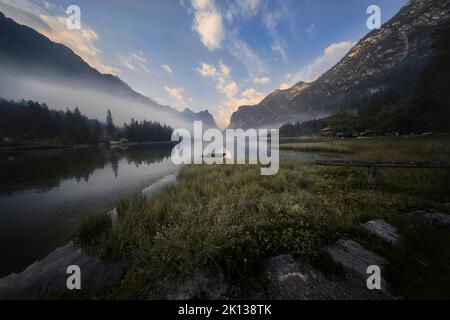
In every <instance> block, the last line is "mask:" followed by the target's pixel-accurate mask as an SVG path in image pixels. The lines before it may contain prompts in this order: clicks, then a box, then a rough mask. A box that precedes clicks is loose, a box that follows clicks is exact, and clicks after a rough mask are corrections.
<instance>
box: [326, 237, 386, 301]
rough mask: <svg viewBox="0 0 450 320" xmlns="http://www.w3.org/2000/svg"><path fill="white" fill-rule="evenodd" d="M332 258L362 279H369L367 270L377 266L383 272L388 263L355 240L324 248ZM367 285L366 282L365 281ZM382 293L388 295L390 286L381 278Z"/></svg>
mask: <svg viewBox="0 0 450 320" xmlns="http://www.w3.org/2000/svg"><path fill="white" fill-rule="evenodd" d="M323 251H325V252H327V253H328V254H329V255H330V256H331V258H332V259H333V260H334V261H335V262H336V263H338V264H340V265H342V266H343V267H344V268H346V269H347V270H348V271H350V272H353V273H355V274H356V275H358V276H359V277H361V278H362V279H367V277H368V276H369V274H368V273H367V268H368V267H369V266H372V265H376V266H378V267H380V269H381V270H383V266H385V265H386V264H387V261H386V260H385V259H384V258H382V257H380V256H379V255H377V254H376V253H374V252H372V251H370V250H367V249H366V248H364V247H363V246H361V245H360V244H358V243H357V242H355V241H353V240H344V239H340V240H338V241H336V242H335V243H333V244H331V245H329V246H327V247H325V248H323ZM364 285H365V281H364ZM381 291H383V292H385V293H388V292H389V290H388V285H387V283H386V281H385V280H384V279H383V277H382V276H381Z"/></svg>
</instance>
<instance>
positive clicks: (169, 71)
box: [161, 64, 173, 74]
mask: <svg viewBox="0 0 450 320" xmlns="http://www.w3.org/2000/svg"><path fill="white" fill-rule="evenodd" d="M161 68H163V69H164V71H166V72H167V73H168V74H173V71H172V68H171V67H170V66H169V65H168V64H162V65H161Z"/></svg>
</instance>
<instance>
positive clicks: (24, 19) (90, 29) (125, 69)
mask: <svg viewBox="0 0 450 320" xmlns="http://www.w3.org/2000/svg"><path fill="white" fill-rule="evenodd" d="M406 2H407V0H128V1H122V0H84V1H75V0H55V1H47V0H0V10H1V11H2V12H3V13H4V14H5V15H6V16H7V17H10V18H12V19H14V20H15V21H16V22H18V23H20V24H24V25H27V26H29V27H32V28H34V29H36V30H37V31H39V32H40V33H42V34H44V35H45V36H47V37H48V38H50V39H51V40H53V41H55V42H59V43H62V44H65V45H67V46H68V47H70V48H71V49H72V50H73V51H74V52H75V53H77V54H78V55H80V56H81V57H82V58H83V59H84V60H85V61H86V62H87V63H89V64H90V65H91V66H93V67H95V68H97V69H98V70H99V71H101V72H103V73H111V74H114V75H117V76H119V77H120V78H121V79H122V80H124V81H125V82H126V83H128V84H129V85H130V86H131V87H132V88H133V89H134V90H136V91H138V92H140V93H142V94H144V95H146V96H148V97H150V98H151V99H153V100H155V101H157V102H158V103H160V104H165V105H169V106H171V107H173V108H175V109H177V110H180V111H181V110H183V109H184V108H190V109H191V110H194V111H202V110H205V109H206V110H208V111H209V112H210V113H211V114H212V115H213V116H214V118H215V120H216V122H217V124H218V125H219V126H220V127H226V126H227V125H228V123H229V119H230V116H231V114H232V113H233V112H234V111H236V110H237V109H238V107H239V106H242V105H254V104H257V103H259V102H260V101H261V100H262V99H263V98H264V97H266V96H267V95H268V94H270V93H271V92H273V91H274V90H276V89H286V88H289V87H290V86H292V85H294V84H295V83H297V82H298V81H307V82H309V81H314V80H315V79H317V78H318V77H319V76H320V75H321V74H323V73H324V72H325V71H327V70H328V69H329V68H331V67H332V66H333V65H334V64H336V63H337V62H338V61H339V60H340V59H341V58H342V57H343V56H344V55H345V54H346V53H347V52H348V51H349V50H350V49H351V48H352V47H353V46H354V45H355V44H356V42H357V41H358V40H360V39H361V38H362V37H363V36H364V35H366V34H367V33H368V32H369V31H370V30H368V28H367V25H366V21H367V19H368V17H369V14H368V13H367V8H368V7H369V6H370V5H378V6H379V7H380V9H381V19H382V22H383V23H384V22H386V21H387V20H389V19H390V18H391V17H392V16H393V15H394V14H395V13H396V12H398V10H399V9H400V8H401V7H402V6H403V5H405V4H406ZM70 5H77V6H79V7H80V10H81V30H69V29H68V28H67V27H66V17H67V15H66V13H65V11H66V8H67V7H68V6H70Z"/></svg>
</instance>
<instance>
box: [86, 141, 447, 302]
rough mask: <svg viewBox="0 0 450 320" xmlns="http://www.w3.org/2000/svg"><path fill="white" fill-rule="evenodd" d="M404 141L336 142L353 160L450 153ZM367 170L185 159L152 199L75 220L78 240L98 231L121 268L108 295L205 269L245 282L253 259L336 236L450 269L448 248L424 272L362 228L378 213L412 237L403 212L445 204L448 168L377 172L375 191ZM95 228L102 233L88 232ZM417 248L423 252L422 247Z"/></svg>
mask: <svg viewBox="0 0 450 320" xmlns="http://www.w3.org/2000/svg"><path fill="white" fill-rule="evenodd" d="M408 142H411V144H410V145H409V146H408V145H407V144H404V143H403V141H400V140H380V141H375V140H370V141H369V140H368V141H364V142H361V141H342V142H337V144H339V145H342V146H345V147H349V148H352V149H353V150H355V153H354V154H352V155H351V156H350V155H349V156H350V157H352V158H353V159H367V158H383V159H387V160H400V159H404V158H408V159H410V160H420V159H430V158H434V157H437V158H440V159H443V160H445V159H450V143H448V142H449V140H430V141H428V140H423V141H408ZM366 175H367V172H366V170H365V169H360V168H333V167H316V166H313V165H311V164H310V163H306V162H300V161H286V162H282V163H281V168H280V171H279V173H278V174H277V175H276V176H268V177H267V176H260V174H259V168H258V167H256V166H242V165H222V166H220V165H213V166H206V165H200V166H195V165H191V166H185V167H184V168H182V170H181V171H180V173H179V178H178V179H179V181H178V183H177V184H176V185H174V186H171V187H168V188H166V189H165V190H163V191H162V192H160V193H158V194H157V195H156V196H155V197H154V198H153V199H152V200H146V199H145V198H143V197H135V198H134V199H132V200H130V201H122V202H121V203H120V204H119V205H118V211H119V219H118V223H117V224H115V225H114V226H111V228H109V225H108V224H107V223H106V222H105V221H103V218H100V217H97V218H96V219H94V221H89V222H87V226H82V227H81V229H80V232H79V237H80V241H81V243H91V242H92V241H90V240H89V239H92V238H94V239H95V241H94V242H95V243H96V248H97V250H98V251H97V252H98V253H99V254H101V255H102V256H103V257H104V258H107V259H113V260H117V261H121V262H122V263H123V265H125V266H126V268H127V273H126V276H125V278H124V279H123V281H122V282H121V285H120V286H119V287H118V288H116V289H115V291H114V292H113V295H112V297H119V298H147V297H149V296H150V297H151V296H153V295H155V294H157V293H158V292H162V291H164V288H165V285H164V283H167V282H168V281H172V280H176V279H184V278H186V277H189V275H192V274H194V273H196V272H201V271H202V270H205V269H208V268H216V269H220V270H221V271H222V272H224V273H225V274H226V275H229V276H233V277H235V276H238V277H240V278H241V279H243V280H245V279H246V277H247V276H251V269H249V266H251V265H252V264H253V263H258V262H261V261H263V260H264V259H265V258H266V257H269V256H271V255H276V254H281V253H290V254H292V255H294V256H297V257H302V258H303V259H304V260H306V261H307V260H309V261H312V262H320V261H321V259H320V254H319V252H320V251H319V249H320V248H321V247H322V246H324V245H326V244H329V243H331V242H332V241H334V240H336V239H338V238H341V237H352V238H354V239H356V240H358V241H360V242H362V243H364V244H365V245H366V246H367V247H369V248H374V250H381V251H383V250H384V251H385V252H387V253H386V254H388V255H389V254H390V255H391V256H393V257H392V260H395V261H394V264H393V265H394V267H395V268H397V269H398V270H402V269H404V270H409V272H422V273H423V274H430V276H429V278H426V280H427V281H431V280H430V279H433V276H431V274H433V272H434V273H436V269H440V270H441V272H442V270H444V271H445V272H448V273H447V274H450V267H449V266H450V254H449V255H448V256H445V255H444V256H443V257H442V256H441V257H440V258H439V259H438V258H436V256H435V255H431V256H428V258H429V259H431V260H432V262H433V263H430V265H434V267H433V268H432V269H430V270H426V271H424V270H421V269H420V266H417V265H414V264H410V265H409V267H407V268H409V269H407V268H406V267H404V266H402V263H404V262H405V261H406V260H408V258H407V257H414V259H418V260H420V259H422V258H423V257H424V255H426V253H423V252H422V253H420V252H419V253H415V254H412V253H411V251H404V250H403V249H392V248H388V249H386V248H385V247H384V246H383V245H382V244H380V242H379V241H377V240H376V239H373V238H370V237H368V236H367V235H366V234H364V233H362V232H361V230H360V227H359V223H360V222H363V221H366V220H368V219H374V218H384V219H386V220H388V222H391V223H393V224H395V225H397V226H399V227H400V229H401V231H402V232H404V234H406V235H407V238H408V239H409V240H408V241H411V243H414V242H417V241H418V240H417V239H419V238H420V239H421V237H422V235H421V233H422V232H423V230H424V229H421V227H420V226H416V225H413V224H412V222H411V221H410V220H409V219H408V218H407V217H406V216H405V212H406V211H407V210H409V209H411V208H417V207H435V208H442V206H443V205H442V203H449V202H450V185H449V184H448V181H450V173H449V172H448V171H445V170H444V171H442V170H411V169H405V170H402V169H396V170H381V172H380V173H379V175H380V176H379V184H378V185H377V186H376V187H375V188H368V186H367V183H366V181H367V178H366ZM105 220H106V219H105ZM431 228H433V227H431ZM426 230H427V231H428V232H430V229H426ZM432 230H434V231H433V232H436V234H439V235H440V234H442V233H439V230H438V231H436V230H435V229H432ZM99 232H100V234H102V236H101V237H93V235H96V234H98V233H99ZM84 237H86V238H87V239H88V240H89V241H86V240H85V239H84ZM437 239H440V240H437ZM442 239H444V240H447V238H445V236H444V238H442V237H437V236H436V237H435V238H433V240H432V241H434V244H436V243H435V242H436V241H442ZM448 240H450V239H448ZM422 248H424V251H426V250H425V248H427V245H423V246H422ZM399 250H400V251H399ZM401 250H403V251H401ZM428 258H427V259H428ZM408 261H410V260H408ZM411 266H413V267H411ZM395 268H394V269H395ZM405 268H406V269H405ZM394 272H398V271H395V270H394ZM427 272H428V273H427ZM397 278H398V277H397ZM445 279H446V280H444V281H441V284H440V285H439V286H438V287H439V288H443V289H441V290H440V291H439V290H438V291H430V293H429V295H430V296H433V294H437V293H436V292H439V294H442V293H443V292H444V293H447V294H449V295H450V293H449V291H450V289H449V288H450V283H449V282H450V281H449V280H448V279H447V278H445ZM399 283H400V284H399V286H400V287H401V288H405V287H406V286H405V283H404V282H401V281H400V282H399ZM427 283H428V282H427ZM447 285H448V286H447ZM445 288H447V291H446V289H445ZM405 290H406V289H405ZM400 292H401V293H402V294H405V293H404V291H401V290H400ZM409 294H411V292H410V293H409ZM415 294H417V291H416V292H415ZM413 296H414V295H413Z"/></svg>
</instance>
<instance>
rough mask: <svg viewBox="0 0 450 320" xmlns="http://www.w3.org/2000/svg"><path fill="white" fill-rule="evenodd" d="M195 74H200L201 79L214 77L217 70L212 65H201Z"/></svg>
mask: <svg viewBox="0 0 450 320" xmlns="http://www.w3.org/2000/svg"><path fill="white" fill-rule="evenodd" d="M197 72H198V73H200V74H201V75H202V76H203V77H205V78H206V77H212V78H213V77H215V76H216V73H217V70H216V67H215V66H214V65H212V64H207V63H204V62H203V63H202V64H201V65H200V67H198V68H197Z"/></svg>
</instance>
